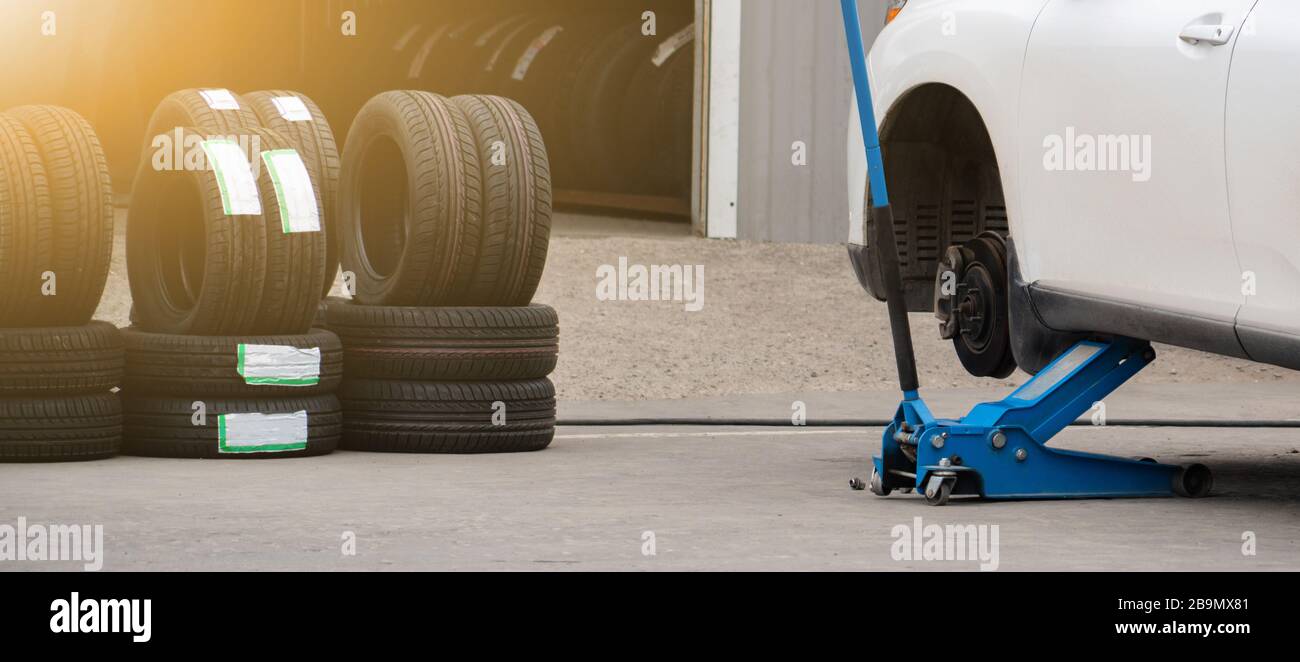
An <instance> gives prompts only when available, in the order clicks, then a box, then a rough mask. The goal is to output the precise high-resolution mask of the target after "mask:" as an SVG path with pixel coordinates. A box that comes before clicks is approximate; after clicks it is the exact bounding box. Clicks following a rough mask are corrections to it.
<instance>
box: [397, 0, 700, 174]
mask: <svg viewBox="0 0 1300 662" xmlns="http://www.w3.org/2000/svg"><path fill="white" fill-rule="evenodd" d="M522 4H524V5H527V4H528V3H522ZM534 5H535V6H521V7H512V8H511V10H510V11H486V10H484V9H482V8H480V7H473V8H472V9H470V11H469V12H468V13H465V12H457V11H456V10H455V9H451V10H449V11H448V12H447V13H444V14H442V15H439V16H431V17H429V18H430V19H431V20H428V21H426V22H425V23H423V24H422V25H414V26H410V27H409V28H408V29H407V30H406V31H404V32H403V33H402V34H401V35H400V36H399V37H397V38H396V39H394V40H393V44H392V47H391V49H390V54H391V57H392V63H391V64H390V65H389V66H388V70H389V71H391V72H393V74H394V76H395V77H396V78H397V79H398V80H401V81H402V84H403V85H404V86H418V87H422V88H423V89H427V90H436V91H439V92H442V93H446V94H458V93H460V92H463V91H473V92H478V93H487V94H498V95H502V96H506V97H510V98H512V99H516V100H518V101H520V102H521V103H523V104H524V105H525V106H527V107H528V108H530V109H532V111H533V112H534V115H535V117H536V118H537V122H538V124H539V125H540V126H541V128H542V131H543V132H544V134H545V135H546V136H547V139H548V142H549V143H550V148H551V149H550V155H551V165H552V174H553V176H554V179H555V185H556V186H557V187H558V188H561V189H566V190H572V191H588V192H599V193H618V194H635V195H649V196H659V197H671V198H677V199H685V198H689V197H690V192H691V152H692V132H691V116H692V108H693V103H694V85H695V79H694V71H695V53H694V40H695V25H694V23H693V9H691V8H689V7H684V6H683V3H681V2H662V1H657V0H649V1H644V0H643V1H641V2H638V3H629V2H615V3H608V2H607V3H604V4H600V5H598V6H597V5H593V6H592V7H582V8H578V7H562V6H556V5H555V4H554V3H534ZM647 11H650V12H653V14H654V15H655V17H656V18H655V22H654V31H653V32H652V33H651V31H650V30H648V27H649V26H648V24H647V22H646V18H645V13H646V12H647Z"/></svg>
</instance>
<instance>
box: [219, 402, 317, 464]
mask: <svg viewBox="0 0 1300 662" xmlns="http://www.w3.org/2000/svg"><path fill="white" fill-rule="evenodd" d="M306 448H307V412H305V411H298V412H293V413H291V414H222V415H220V416H218V417H217V452H219V453H223V454H224V453H287V452H290V451H300V450H305V449H306Z"/></svg>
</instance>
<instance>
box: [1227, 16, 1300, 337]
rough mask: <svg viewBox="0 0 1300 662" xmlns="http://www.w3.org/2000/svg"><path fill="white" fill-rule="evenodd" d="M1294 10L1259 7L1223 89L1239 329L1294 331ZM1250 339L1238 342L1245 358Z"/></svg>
mask: <svg viewBox="0 0 1300 662" xmlns="http://www.w3.org/2000/svg"><path fill="white" fill-rule="evenodd" d="M1297 29H1300V3H1297V2H1294V0H1260V3H1259V5H1258V6H1257V7H1256V8H1255V12H1254V13H1253V14H1252V16H1251V18H1250V20H1249V21H1248V22H1247V23H1246V25H1245V27H1244V28H1243V29H1242V34H1241V39H1240V43H1238V44H1237V48H1236V52H1235V53H1234V55H1233V61H1232V75H1231V79H1230V80H1229V84H1228V103H1227V137H1228V140H1227V145H1228V152H1227V164H1228V198H1229V200H1230V204H1231V209H1232V229H1233V236H1234V237H1235V238H1236V243H1237V252H1238V254H1239V255H1240V258H1241V266H1242V270H1243V272H1245V275H1244V277H1243V282H1242V286H1243V287H1245V288H1246V291H1247V292H1248V296H1247V297H1246V305H1245V307H1244V308H1242V310H1241V313H1240V315H1239V316H1238V324H1239V325H1240V326H1241V327H1242V328H1243V329H1259V330H1262V331H1268V332H1279V331H1281V332H1288V331H1289V332H1292V333H1295V332H1296V331H1297V330H1300V129H1298V128H1297V126H1298V124H1297V123H1298V122H1300V44H1298V43H1297V42H1298V41H1300V40H1297V38H1296V30H1297ZM1252 338H1253V334H1251V333H1246V334H1244V335H1243V338H1242V340H1243V342H1244V343H1246V344H1247V348H1246V349H1247V351H1249V352H1250V353H1251V354H1252V355H1255V354H1261V353H1263V352H1265V351H1267V350H1266V349H1265V348H1263V347H1254V348H1252V347H1251V345H1252V344H1253V343H1252V341H1251V339H1252Z"/></svg>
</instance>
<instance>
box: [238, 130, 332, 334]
mask: <svg viewBox="0 0 1300 662" xmlns="http://www.w3.org/2000/svg"><path fill="white" fill-rule="evenodd" d="M244 132H245V133H247V134H248V135H249V136H256V137H257V138H258V139H259V144H260V146H259V147H258V149H260V150H261V151H263V152H266V151H273V150H281V149H292V150H294V151H297V148H296V147H294V145H293V142H292V141H290V140H289V139H287V138H285V137H284V136H283V135H281V134H280V133H278V132H276V131H272V130H271V129H246V130H245V131H244ZM298 155H299V157H300V158H302V161H303V165H304V166H305V167H306V169H307V174H308V176H309V177H310V178H311V182H312V192H313V194H315V195H316V209H317V211H318V213H320V211H321V210H323V209H324V208H325V207H324V204H323V203H322V201H321V198H320V195H319V193H320V186H319V185H318V184H317V182H318V181H320V172H319V171H318V170H316V168H315V164H314V163H313V161H312V160H311V159H308V158H306V157H303V155H302V153H301V152H299V154H298ZM254 158H258V159H259V162H258V164H257V165H258V166H259V168H258V177H257V187H258V191H259V193H260V195H261V198H262V220H263V223H264V224H265V225H266V280H265V285H264V287H263V289H262V300H261V303H260V305H259V307H258V311H257V318H256V320H255V321H254V322H253V328H252V330H251V331H252V333H255V334H258V335H278V334H299V333H306V332H307V330H308V329H311V326H312V320H313V319H315V317H316V309H317V308H318V307H320V301H321V296H322V295H321V289H322V286H321V284H322V283H323V282H324V280H325V270H326V267H325V263H326V259H327V253H328V247H327V245H326V238H325V234H324V233H323V232H287V231H286V230H285V227H284V223H283V220H282V217H281V213H282V210H281V207H280V204H279V197H278V193H277V190H276V184H275V181H274V178H273V177H272V175H271V169H270V168H268V167H266V163H265V162H262V161H261V160H260V157H258V156H255V157H254ZM319 220H320V222H321V227H322V228H324V227H325V226H324V219H323V217H322V218H320V219H319Z"/></svg>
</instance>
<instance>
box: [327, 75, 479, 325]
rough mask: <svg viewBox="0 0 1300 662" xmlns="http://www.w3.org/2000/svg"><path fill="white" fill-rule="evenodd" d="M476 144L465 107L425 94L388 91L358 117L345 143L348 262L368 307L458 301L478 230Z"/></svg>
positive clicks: (342, 217) (342, 221) (343, 217)
mask: <svg viewBox="0 0 1300 662" xmlns="http://www.w3.org/2000/svg"><path fill="white" fill-rule="evenodd" d="M479 178H480V172H479V162H478V150H477V149H476V147H475V145H474V137H473V134H472V133H471V132H470V129H469V123H468V120H466V118H465V114H464V113H463V112H462V111H461V110H460V109H459V108H457V107H456V106H455V105H454V104H452V103H451V102H449V101H447V100H446V99H444V98H443V97H440V96H438V95H436V94H431V93H428V92H416V91H406V92H401V91H396V92H385V93H383V94H380V95H379V96H377V97H375V98H373V99H371V100H370V101H369V102H368V103H366V105H365V107H364V108H362V109H361V112H360V113H359V114H358V115H357V119H356V121H355V122H353V124H352V129H351V131H349V132H348V140H347V145H346V147H345V148H344V150H343V167H342V171H341V174H340V181H339V226H340V228H341V229H342V231H341V233H340V241H341V242H342V247H343V253H342V261H343V268H344V269H345V270H347V271H349V272H351V273H352V274H353V275H354V277H355V280H354V283H355V288H356V289H355V291H356V299H357V300H358V301H359V302H360V303H364V304H367V305H390V306H438V305H445V304H448V303H451V302H453V301H455V299H456V295H457V293H456V292H455V291H454V290H453V289H452V286H453V283H454V282H455V279H456V274H457V273H458V272H461V271H464V270H467V269H472V268H473V266H474V264H475V262H476V259H477V255H476V251H477V249H478V245H479V234H480V232H481V227H480V226H481V219H480V214H481V202H480V200H481V197H482V191H481V182H480V179H479Z"/></svg>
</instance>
